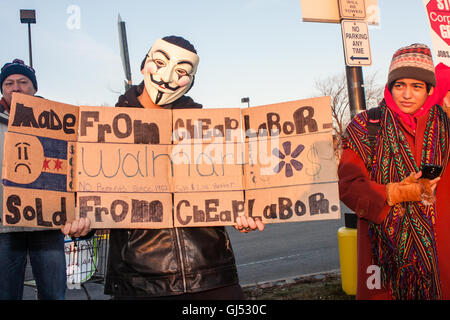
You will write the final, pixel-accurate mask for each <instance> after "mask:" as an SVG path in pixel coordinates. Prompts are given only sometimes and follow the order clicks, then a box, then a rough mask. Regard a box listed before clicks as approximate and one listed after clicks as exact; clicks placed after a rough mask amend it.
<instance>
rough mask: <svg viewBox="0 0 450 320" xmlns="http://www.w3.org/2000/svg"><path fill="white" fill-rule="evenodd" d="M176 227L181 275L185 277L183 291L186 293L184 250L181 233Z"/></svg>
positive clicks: (184, 278)
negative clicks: (182, 248)
mask: <svg viewBox="0 0 450 320" xmlns="http://www.w3.org/2000/svg"><path fill="white" fill-rule="evenodd" d="M174 229H175V235H176V238H177V247H178V253H179V255H180V262H181V276H182V277H183V292H184V293H186V274H185V272H184V261H183V251H182V250H181V241H180V235H179V231H178V228H174Z"/></svg>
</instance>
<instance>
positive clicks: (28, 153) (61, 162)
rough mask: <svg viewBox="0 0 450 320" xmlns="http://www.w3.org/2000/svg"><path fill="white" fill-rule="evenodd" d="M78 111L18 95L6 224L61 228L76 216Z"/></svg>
mask: <svg viewBox="0 0 450 320" xmlns="http://www.w3.org/2000/svg"><path fill="white" fill-rule="evenodd" d="M77 116H78V108H77V107H74V106H70V105H66V104H61V103H58V102H53V101H49V100H45V99H41V98H37V97H32V96H28V95H23V94H14V95H13V101H12V104H11V117H10V120H9V125H8V132H7V133H6V134H5V144H4V159H3V168H2V183H3V215H4V219H3V221H4V224H5V225H8V224H9V225H17V226H36V227H46V228H47V227H59V226H61V225H62V224H64V223H65V222H66V221H71V220H73V219H74V217H75V213H74V207H75V198H74V194H73V193H71V192H67V191H68V188H70V187H69V186H72V183H73V168H72V166H73V159H72V156H73V154H74V149H73V141H75V140H76V139H77V129H78V128H77V119H78V117H77Z"/></svg>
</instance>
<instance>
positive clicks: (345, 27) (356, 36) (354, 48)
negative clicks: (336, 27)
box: [341, 20, 372, 67]
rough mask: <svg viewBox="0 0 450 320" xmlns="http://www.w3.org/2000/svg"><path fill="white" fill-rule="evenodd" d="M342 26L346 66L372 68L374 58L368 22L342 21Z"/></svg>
mask: <svg viewBox="0 0 450 320" xmlns="http://www.w3.org/2000/svg"><path fill="white" fill-rule="evenodd" d="M341 26H342V41H343V43H344V53H345V63H346V65H347V66H349V67H355V66H370V65H371V64H372V56H371V54H370V42H369V28H368V26H367V22H364V21H357V20H342V22H341Z"/></svg>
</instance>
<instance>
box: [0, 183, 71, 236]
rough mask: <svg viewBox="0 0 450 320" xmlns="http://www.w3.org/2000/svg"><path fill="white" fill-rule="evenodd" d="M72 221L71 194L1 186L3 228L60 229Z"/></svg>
mask: <svg viewBox="0 0 450 320" xmlns="http://www.w3.org/2000/svg"><path fill="white" fill-rule="evenodd" d="M74 219H75V198H74V193H72V192H58V191H48V190H37V189H26V191H25V190H24V189H22V188H15V187H7V186H3V219H2V221H3V224H4V225H10V226H24V227H42V228H57V229H59V228H61V226H62V225H64V224H65V223H66V221H73V220H74Z"/></svg>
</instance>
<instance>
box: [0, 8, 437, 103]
mask: <svg viewBox="0 0 450 320" xmlns="http://www.w3.org/2000/svg"><path fill="white" fill-rule="evenodd" d="M20 9H34V10H36V19H37V23H36V24H33V25H31V36H32V54H33V67H34V69H35V70H36V75H37V80H38V93H37V94H38V95H40V96H43V97H44V98H46V99H49V100H54V101H58V102H63V103H67V104H73V105H90V106H99V105H103V106H114V105H115V103H116V102H117V99H118V97H119V95H120V94H122V93H123V92H124V79H125V74H124V71H123V67H122V62H121V59H120V48H119V37H118V28H117V20H118V15H119V14H120V16H121V18H122V20H123V21H125V22H126V30H127V38H128V48H129V55H130V64H131V72H132V80H133V84H139V83H140V82H141V81H142V79H143V78H142V75H141V73H140V64H141V61H142V60H143V58H144V57H145V55H146V54H147V52H148V50H149V49H150V47H151V45H152V44H153V43H154V41H155V40H156V39H158V38H162V37H164V36H167V35H178V36H182V37H184V38H186V39H187V40H189V41H190V42H191V43H192V44H193V45H194V46H195V48H196V50H197V52H198V55H199V57H200V64H199V67H198V71H197V74H196V79H195V83H194V86H193V88H192V89H191V90H190V91H189V92H188V95H189V96H191V97H192V98H193V99H194V100H195V101H197V102H198V103H201V104H203V106H204V107H205V108H243V107H246V106H247V104H246V103H245V104H243V103H241V98H243V97H249V98H250V106H259V105H266V104H274V103H279V102H285V101H293V100H299V99H306V98H310V97H314V96H319V95H320V94H319V93H318V90H317V89H316V88H315V85H314V84H315V82H317V81H320V80H322V79H326V78H327V77H331V76H333V75H338V74H342V73H344V72H345V59H344V50H343V44H342V35H341V27H340V25H339V24H337V23H315V22H303V21H302V11H301V6H300V0H227V1H223V0H222V1H218V0H191V1H186V0H171V1H155V0H127V1H124V0H122V1H119V0H109V1H107V0H0V26H1V27H0V39H1V49H0V65H3V64H4V63H6V62H10V61H12V60H13V59H14V58H20V59H22V60H24V61H25V62H26V63H27V64H28V63H29V51H28V28H27V25H26V24H21V23H20V15H19V11H20ZM378 14H379V19H380V24H379V26H370V27H369V34H370V49H371V56H372V65H371V66H368V67H363V74H364V77H367V76H369V75H371V74H375V73H376V75H377V81H378V82H379V84H383V85H384V83H385V82H386V79H387V71H388V68H389V64H390V60H391V58H392V54H393V53H394V52H395V51H396V50H397V49H398V48H400V47H402V46H406V45H409V44H412V43H417V42H420V43H424V44H426V45H428V46H430V47H431V36H430V30H429V26H428V21H427V17H426V13H425V9H424V5H423V1H422V0H378Z"/></svg>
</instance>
